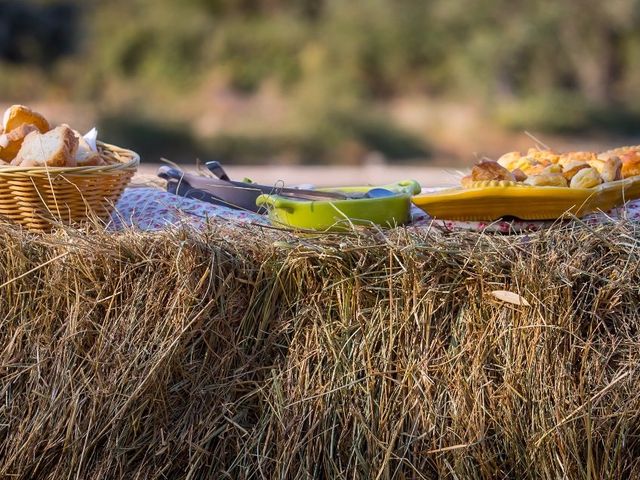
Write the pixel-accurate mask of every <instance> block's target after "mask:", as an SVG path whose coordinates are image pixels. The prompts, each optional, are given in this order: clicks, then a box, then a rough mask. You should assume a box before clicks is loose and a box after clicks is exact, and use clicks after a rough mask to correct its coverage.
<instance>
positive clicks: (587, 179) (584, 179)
mask: <svg viewBox="0 0 640 480" xmlns="http://www.w3.org/2000/svg"><path fill="white" fill-rule="evenodd" d="M601 183H602V177H601V176H600V174H599V173H598V170H596V169H595V168H593V167H589V168H583V169H582V170H579V171H578V172H577V173H576V174H575V175H574V176H573V178H572V179H571V182H570V183H569V186H570V187H571V188H592V187H597V186H598V185H600V184H601Z"/></svg>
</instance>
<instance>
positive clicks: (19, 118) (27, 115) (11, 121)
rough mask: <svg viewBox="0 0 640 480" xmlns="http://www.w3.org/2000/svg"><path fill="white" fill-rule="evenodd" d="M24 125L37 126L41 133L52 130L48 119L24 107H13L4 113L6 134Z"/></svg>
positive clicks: (3, 121)
mask: <svg viewBox="0 0 640 480" xmlns="http://www.w3.org/2000/svg"><path fill="white" fill-rule="evenodd" d="M23 124H30V125H35V126H36V128H37V129H38V130H39V131H40V132H41V133H45V132H48V131H49V130H50V129H51V127H50V126H49V122H48V121H47V119H46V118H44V117H43V116H42V115H40V114H39V113H37V112H34V111H33V110H31V109H30V108H29V107H25V106H24V105H13V106H11V107H9V108H8V109H7V110H6V111H5V112H4V116H3V117H2V128H4V131H5V132H10V131H12V130H13V129H15V128H18V127H19V126H20V125H23Z"/></svg>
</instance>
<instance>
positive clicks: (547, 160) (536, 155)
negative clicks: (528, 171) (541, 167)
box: [527, 148, 560, 165]
mask: <svg viewBox="0 0 640 480" xmlns="http://www.w3.org/2000/svg"><path fill="white" fill-rule="evenodd" d="M527 157H529V158H531V159H533V160H535V161H536V162H539V163H544V164H546V165H549V164H556V163H558V162H559V161H560V155H559V154H558V153H556V152H554V151H553V150H540V149H538V148H530V149H529V151H528V152H527Z"/></svg>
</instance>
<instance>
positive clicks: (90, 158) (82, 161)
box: [73, 130, 106, 167]
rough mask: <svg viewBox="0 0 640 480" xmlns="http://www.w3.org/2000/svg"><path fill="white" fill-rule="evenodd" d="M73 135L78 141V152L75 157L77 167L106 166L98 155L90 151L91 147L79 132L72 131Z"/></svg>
mask: <svg viewBox="0 0 640 480" xmlns="http://www.w3.org/2000/svg"><path fill="white" fill-rule="evenodd" d="M73 133H74V134H75V136H76V138H77V139H78V150H77V151H76V156H75V159H76V165H77V166H78V167H92V166H99V165H106V164H105V161H104V160H103V159H102V157H101V156H100V154H99V153H98V152H95V151H93V150H92V149H91V146H90V145H89V143H88V142H87V141H86V140H85V139H84V137H83V136H82V135H81V134H80V132H78V131H77V130H74V131H73Z"/></svg>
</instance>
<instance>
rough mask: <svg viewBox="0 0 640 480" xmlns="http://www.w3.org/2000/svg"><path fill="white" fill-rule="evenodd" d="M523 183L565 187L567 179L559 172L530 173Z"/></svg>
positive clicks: (535, 185) (536, 185)
mask: <svg viewBox="0 0 640 480" xmlns="http://www.w3.org/2000/svg"><path fill="white" fill-rule="evenodd" d="M524 183H525V184H527V185H532V186H534V187H566V186H567V179H566V178H564V176H563V175H562V174H561V173H541V174H539V175H531V176H530V177H528V178H527V179H526V180H525V181H524Z"/></svg>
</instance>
